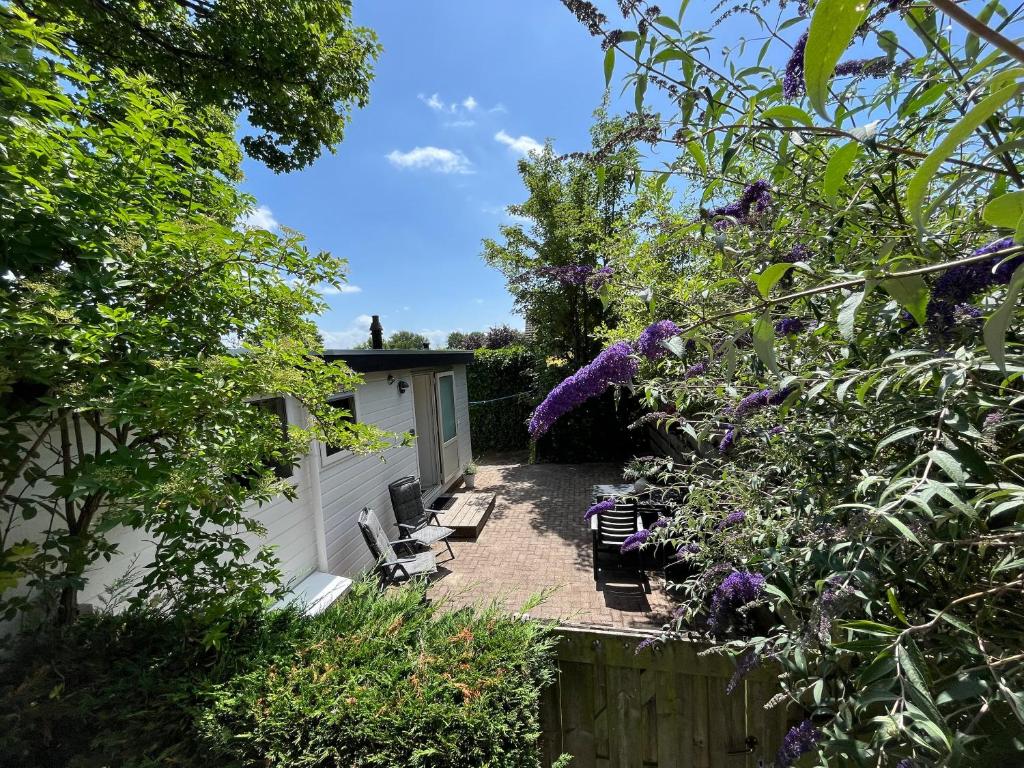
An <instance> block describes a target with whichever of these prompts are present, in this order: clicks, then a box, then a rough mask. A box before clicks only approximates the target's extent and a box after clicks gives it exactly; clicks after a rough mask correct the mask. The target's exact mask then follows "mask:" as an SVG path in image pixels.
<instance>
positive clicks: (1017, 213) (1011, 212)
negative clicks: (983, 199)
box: [981, 192, 1024, 229]
mask: <svg viewBox="0 0 1024 768" xmlns="http://www.w3.org/2000/svg"><path fill="white" fill-rule="evenodd" d="M1022 214H1024V192H1007V193H1006V194H1005V195H1000V196H999V197H997V198H996V199H995V200H992V201H991V202H989V204H988V205H986V206H985V211H984V213H982V215H981V217H982V218H983V219H984V220H985V222H986V223H987V224H991V225H992V226H993V227H1006V228H1008V229H1016V228H1017V222H1018V221H1020V217H1021V215H1022Z"/></svg>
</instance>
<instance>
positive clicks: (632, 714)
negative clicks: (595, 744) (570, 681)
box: [608, 666, 642, 768]
mask: <svg viewBox="0 0 1024 768" xmlns="http://www.w3.org/2000/svg"><path fill="white" fill-rule="evenodd" d="M608 701H609V704H611V705H612V706H611V708H610V710H609V712H608V724H609V729H608V730H609V733H608V746H609V752H610V754H609V758H610V763H611V768H642V755H641V754H640V744H641V734H640V670H638V669H630V668H628V667H620V666H615V667H609V668H608Z"/></svg>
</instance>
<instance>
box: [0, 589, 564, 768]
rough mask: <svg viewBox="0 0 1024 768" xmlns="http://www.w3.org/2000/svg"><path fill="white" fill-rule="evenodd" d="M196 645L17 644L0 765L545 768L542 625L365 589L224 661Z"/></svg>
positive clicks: (136, 626) (82, 632) (87, 624)
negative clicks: (539, 746)
mask: <svg viewBox="0 0 1024 768" xmlns="http://www.w3.org/2000/svg"><path fill="white" fill-rule="evenodd" d="M197 636H198V634H197V633H194V632H192V633H189V632H188V628H185V627H183V626H181V625H180V624H179V623H175V622H174V621H172V620H170V619H166V618H163V617H158V616H154V615H152V614H149V615H145V614H140V613H133V614H128V615H122V616H116V617H111V616H104V617H88V618H86V619H83V620H82V621H80V622H79V623H77V624H76V625H74V626H73V627H71V628H70V629H68V630H66V631H65V632H64V633H63V634H61V635H53V636H48V637H46V638H42V639H40V638H33V640H32V641H31V642H26V643H25V644H23V645H21V646H20V647H19V648H18V649H17V651H16V652H15V653H14V654H13V655H12V656H11V657H10V658H9V659H8V661H7V663H6V664H5V665H4V666H3V668H2V669H0V750H2V754H4V759H5V765H12V766H38V765H49V766H75V767H76V768H79V767H81V766H101V765H119V766H155V765H168V764H173V765H218V766H351V765H360V766H481V765H489V766H537V765H539V759H538V755H537V750H536V741H537V737H538V735H539V725H538V719H537V702H538V695H539V691H540V690H541V688H542V687H543V686H544V685H545V684H547V683H549V682H550V681H551V679H552V675H553V672H552V670H553V661H552V657H551V654H550V640H549V636H548V634H547V631H546V629H545V628H544V627H543V626H542V625H540V624H537V623H536V622H529V621H520V620H516V619H513V618H511V617H509V616H507V615H502V614H500V613H499V612H498V611H497V610H495V609H489V610H483V611H478V612H472V611H469V610H463V611H458V612H454V613H443V612H440V611H438V610H437V608H436V607H434V606H431V605H428V604H426V603H425V602H424V588H423V587H422V586H415V585H414V586H410V587H407V588H404V589H401V590H390V591H388V592H386V593H382V592H381V591H380V589H379V588H378V587H377V586H376V585H375V584H373V583H371V582H368V581H366V582H360V583H358V584H356V585H355V586H354V588H353V590H352V592H351V593H350V595H349V596H348V597H347V598H346V599H345V600H343V601H341V602H340V603H338V604H337V605H336V606H334V607H332V608H331V609H330V610H328V611H327V612H326V613H324V614H322V615H321V616H318V617H316V618H312V619H305V618H303V617H301V616H300V615H298V614H297V613H296V612H291V611H288V612H269V613H266V614H263V615H260V616H256V617H253V618H252V619H251V620H249V621H247V622H244V623H239V624H237V625H235V626H233V627H232V631H231V633H230V635H229V636H228V637H227V638H225V640H224V642H223V644H222V646H221V648H220V650H219V651H218V652H215V651H212V650H210V649H204V648H203V647H201V646H200V645H199V644H198V643H196V642H192V641H191V640H190V639H189V637H197Z"/></svg>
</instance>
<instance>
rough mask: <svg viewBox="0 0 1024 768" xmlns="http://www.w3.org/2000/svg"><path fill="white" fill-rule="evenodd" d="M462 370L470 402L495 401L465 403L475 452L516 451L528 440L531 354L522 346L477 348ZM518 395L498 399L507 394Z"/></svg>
mask: <svg viewBox="0 0 1024 768" xmlns="http://www.w3.org/2000/svg"><path fill="white" fill-rule="evenodd" d="M473 358H474V359H473V364H472V365H470V366H469V367H468V368H467V369H466V370H467V372H466V378H467V385H468V389H469V400H470V402H473V401H478V400H493V401H495V402H489V403H482V404H480V405H471V406H470V407H469V420H470V428H471V430H472V434H473V450H474V451H476V452H477V453H486V452H502V451H516V450H523V449H525V448H526V447H527V446H528V445H529V443H530V435H529V433H528V432H527V431H526V424H527V422H528V421H529V418H530V413H532V411H533V406H534V404H535V401H536V395H535V389H536V387H535V385H534V373H533V365H534V360H533V354H532V353H531V352H530V351H529V350H528V349H526V348H525V347H519V346H516V347H505V348H503V349H477V350H475V351H474V353H473ZM523 392H525V393H526V394H525V395H523V396H521V397H513V398H509V399H503V400H499V399H498V398H506V397H508V396H510V395H518V394H520V393H523Z"/></svg>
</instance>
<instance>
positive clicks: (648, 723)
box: [541, 627, 788, 768]
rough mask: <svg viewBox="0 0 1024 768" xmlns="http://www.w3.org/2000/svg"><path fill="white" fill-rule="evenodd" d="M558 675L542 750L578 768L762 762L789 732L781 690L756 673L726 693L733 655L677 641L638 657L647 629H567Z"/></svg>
mask: <svg viewBox="0 0 1024 768" xmlns="http://www.w3.org/2000/svg"><path fill="white" fill-rule="evenodd" d="M558 632H559V635H560V639H559V645H558V666H559V675H558V682H557V684H556V685H553V686H551V687H550V688H549V689H548V690H547V691H546V694H545V698H544V701H543V702H542V706H541V723H542V726H543V731H544V733H543V740H542V753H543V759H544V765H545V766H549V765H551V764H552V763H553V761H554V760H555V759H556V758H557V757H558V756H559V755H560V754H562V753H568V754H570V755H572V756H573V760H572V762H571V763H570V766H571V768H598V767H599V768H759V766H770V765H771V764H772V761H773V760H774V757H775V753H776V751H777V750H778V748H779V744H780V743H781V741H782V736H783V734H784V733H785V732H786V728H787V725H788V724H787V721H786V713H785V711H784V710H783V708H782V707H781V706H780V707H775V708H772V709H767V710H766V709H765V708H764V705H765V703H766V702H767V701H768V700H769V699H770V698H771V697H772V696H774V695H775V693H776V692H777V691H778V688H777V684H776V683H775V681H774V680H773V679H772V678H771V677H770V676H769V675H768V674H767V673H766V672H764V671H755V672H754V673H752V674H751V675H749V676H748V677H747V678H746V680H745V681H744V682H742V683H740V684H738V685H737V686H736V688H735V690H733V692H732V693H731V694H727V693H726V692H725V688H726V684H727V683H728V681H729V679H730V678H731V677H732V674H733V669H734V667H733V664H732V661H731V660H730V659H728V658H727V657H724V656H719V655H708V656H699V655H698V652H699V651H700V650H701V646H699V645H697V644H695V643H687V642H673V643H670V644H668V645H665V646H662V647H661V648H659V649H657V650H654V649H645V650H643V651H641V652H640V653H639V654H637V653H636V646H637V644H638V643H639V642H640V641H641V640H642V639H643V637H644V635H641V634H629V633H623V632H610V631H602V630H597V629H591V628H585V629H575V628H569V627H563V628H560V629H559V630H558Z"/></svg>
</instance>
